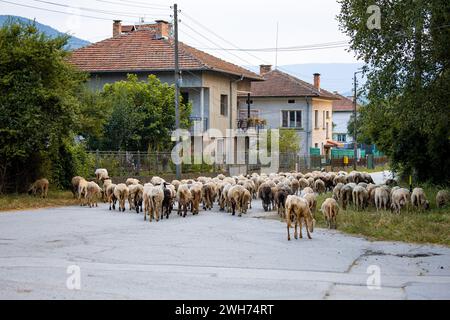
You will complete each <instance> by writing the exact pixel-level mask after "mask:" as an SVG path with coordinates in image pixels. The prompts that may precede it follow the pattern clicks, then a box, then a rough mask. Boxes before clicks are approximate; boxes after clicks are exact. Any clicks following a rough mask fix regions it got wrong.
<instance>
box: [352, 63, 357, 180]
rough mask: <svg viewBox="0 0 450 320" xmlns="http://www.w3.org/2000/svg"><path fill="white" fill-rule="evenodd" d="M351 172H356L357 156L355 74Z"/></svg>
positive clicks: (354, 76)
mask: <svg viewBox="0 0 450 320" xmlns="http://www.w3.org/2000/svg"><path fill="white" fill-rule="evenodd" d="M353 85H354V92H353V170H355V171H356V156H357V152H358V151H357V148H358V145H357V142H356V137H357V135H356V72H355V73H354V74H353Z"/></svg>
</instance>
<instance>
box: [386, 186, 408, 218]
mask: <svg viewBox="0 0 450 320" xmlns="http://www.w3.org/2000/svg"><path fill="white" fill-rule="evenodd" d="M394 189H395V188H393V191H392V196H391V210H392V211H395V212H397V213H400V211H401V209H402V208H403V207H405V206H406V207H407V209H408V211H409V203H410V202H411V195H410V194H409V190H408V189H404V188H399V189H395V190H394Z"/></svg>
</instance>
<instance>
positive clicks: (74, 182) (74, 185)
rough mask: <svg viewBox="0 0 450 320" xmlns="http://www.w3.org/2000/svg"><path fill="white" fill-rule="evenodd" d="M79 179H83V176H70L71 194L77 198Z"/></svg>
mask: <svg viewBox="0 0 450 320" xmlns="http://www.w3.org/2000/svg"><path fill="white" fill-rule="evenodd" d="M81 179H84V178H83V177H80V176H76V177H73V178H72V181H71V183H72V189H71V191H72V194H73V197H74V198H78V185H79V184H80V181H81Z"/></svg>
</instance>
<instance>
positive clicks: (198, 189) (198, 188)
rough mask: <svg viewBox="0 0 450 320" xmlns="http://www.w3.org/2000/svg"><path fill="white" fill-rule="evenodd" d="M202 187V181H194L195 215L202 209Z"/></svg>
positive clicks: (193, 202)
mask: <svg viewBox="0 0 450 320" xmlns="http://www.w3.org/2000/svg"><path fill="white" fill-rule="evenodd" d="M202 187H203V185H202V184H201V183H198V182H196V183H194V184H192V185H191V189H190V190H191V195H192V197H191V212H192V214H193V215H194V216H195V215H197V214H198V213H199V211H200V202H201V201H202Z"/></svg>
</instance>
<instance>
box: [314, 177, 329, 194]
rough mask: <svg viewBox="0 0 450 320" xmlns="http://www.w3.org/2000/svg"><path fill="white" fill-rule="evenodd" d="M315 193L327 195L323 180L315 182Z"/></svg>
mask: <svg viewBox="0 0 450 320" xmlns="http://www.w3.org/2000/svg"><path fill="white" fill-rule="evenodd" d="M314 191H315V192H317V193H318V194H322V193H325V191H326V187H325V182H323V181H322V180H321V179H318V180H316V181H315V182H314Z"/></svg>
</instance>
